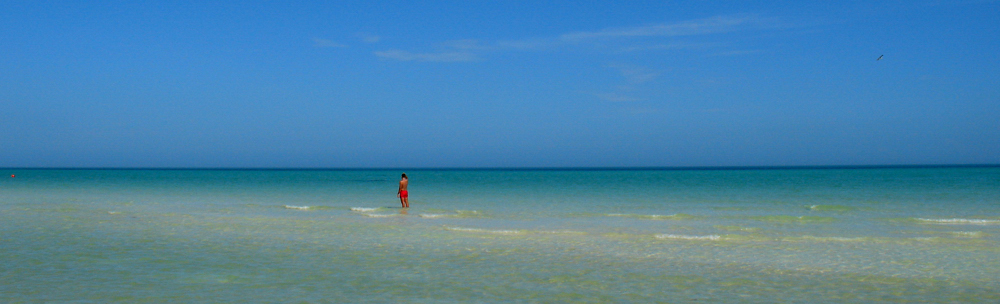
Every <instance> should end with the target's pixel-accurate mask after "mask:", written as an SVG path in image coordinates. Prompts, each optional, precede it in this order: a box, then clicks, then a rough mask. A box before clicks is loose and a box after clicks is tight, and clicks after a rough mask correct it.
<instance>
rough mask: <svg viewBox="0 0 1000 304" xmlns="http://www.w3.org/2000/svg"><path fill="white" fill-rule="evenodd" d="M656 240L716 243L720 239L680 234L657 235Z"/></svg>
mask: <svg viewBox="0 0 1000 304" xmlns="http://www.w3.org/2000/svg"><path fill="white" fill-rule="evenodd" d="M656 238H658V239H661V240H694V241H716V240H719V239H721V238H722V237H721V236H718V235H714V234H713V235H681V234H657V235H656Z"/></svg>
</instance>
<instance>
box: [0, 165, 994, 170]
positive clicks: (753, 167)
mask: <svg viewBox="0 0 1000 304" xmlns="http://www.w3.org/2000/svg"><path fill="white" fill-rule="evenodd" d="M992 167H1000V164H920V165H915V164H905V165H900V164H896V165H787V166H781V165H779V166H623V167H611V166H607V167H0V170H217V171H227V170H228V171H362V170H374V171H386V170H416V171H435V170H439V171H466V170H467V171H474V170H485V171H629V170H635V171H641V170H650V171H654V170H664V171H671V170H673V171H683V170H692V171H697V170H796V169H918V168H992Z"/></svg>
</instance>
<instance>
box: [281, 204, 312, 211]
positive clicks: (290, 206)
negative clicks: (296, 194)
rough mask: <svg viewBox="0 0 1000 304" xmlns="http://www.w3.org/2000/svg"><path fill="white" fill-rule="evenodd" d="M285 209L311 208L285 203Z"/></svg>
mask: <svg viewBox="0 0 1000 304" xmlns="http://www.w3.org/2000/svg"><path fill="white" fill-rule="evenodd" d="M285 209H296V210H309V206H292V205H285Z"/></svg>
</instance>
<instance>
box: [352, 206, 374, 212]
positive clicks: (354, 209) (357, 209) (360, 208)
mask: <svg viewBox="0 0 1000 304" xmlns="http://www.w3.org/2000/svg"><path fill="white" fill-rule="evenodd" d="M378 210H379V208H369V207H351V211H355V212H375V211H378Z"/></svg>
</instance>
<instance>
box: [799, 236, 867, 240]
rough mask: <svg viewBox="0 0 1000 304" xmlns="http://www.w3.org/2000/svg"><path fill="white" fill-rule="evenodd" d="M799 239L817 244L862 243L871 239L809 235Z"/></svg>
mask: <svg viewBox="0 0 1000 304" xmlns="http://www.w3.org/2000/svg"><path fill="white" fill-rule="evenodd" d="M801 239H802V240H809V241H818V242H864V241H869V240H871V238H867V237H842V236H811V235H804V236H802V237H801Z"/></svg>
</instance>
